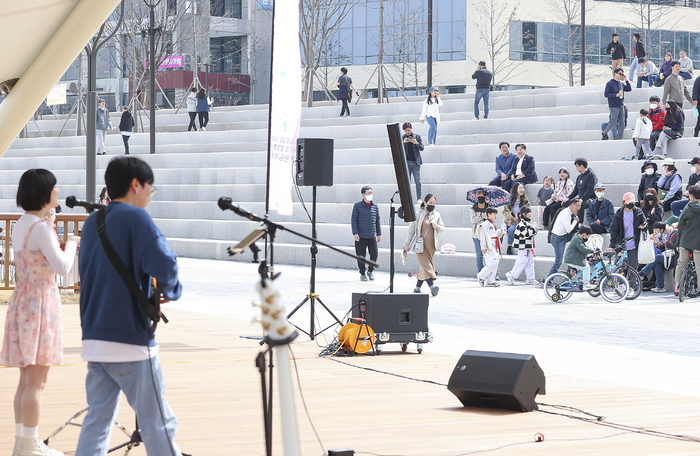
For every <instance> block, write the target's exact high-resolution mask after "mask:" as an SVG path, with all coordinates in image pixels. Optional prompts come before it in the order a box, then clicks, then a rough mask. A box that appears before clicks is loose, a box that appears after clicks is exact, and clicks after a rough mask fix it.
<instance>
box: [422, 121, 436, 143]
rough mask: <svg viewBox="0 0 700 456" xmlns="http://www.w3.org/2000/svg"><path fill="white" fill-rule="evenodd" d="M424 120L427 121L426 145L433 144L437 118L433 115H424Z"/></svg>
mask: <svg viewBox="0 0 700 456" xmlns="http://www.w3.org/2000/svg"><path fill="white" fill-rule="evenodd" d="M425 120H426V121H427V122H428V126H430V129H428V145H430V144H435V139H436V138H437V119H436V118H435V117H426V118H425Z"/></svg>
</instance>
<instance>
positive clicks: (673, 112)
mask: <svg viewBox="0 0 700 456" xmlns="http://www.w3.org/2000/svg"><path fill="white" fill-rule="evenodd" d="M666 103H668V109H667V110H666V119H668V122H669V123H668V124H667V126H674V125H676V124H677V123H678V122H680V120H681V116H682V115H683V108H681V107H680V106H678V103H676V102H675V101H671V100H668V101H667V102H666Z"/></svg>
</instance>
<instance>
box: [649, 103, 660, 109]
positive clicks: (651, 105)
mask: <svg viewBox="0 0 700 456" xmlns="http://www.w3.org/2000/svg"><path fill="white" fill-rule="evenodd" d="M649 107H650V108H651V109H656V108H658V107H659V105H657V104H656V103H652V104H650V105H649Z"/></svg>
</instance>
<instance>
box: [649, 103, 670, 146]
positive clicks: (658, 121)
mask: <svg viewBox="0 0 700 456" xmlns="http://www.w3.org/2000/svg"><path fill="white" fill-rule="evenodd" d="M648 117H649V119H651V136H650V137H649V147H651V150H654V148H655V147H656V141H658V140H659V135H660V134H661V132H662V131H663V129H664V123H665V122H666V110H665V109H663V107H661V99H660V98H659V97H658V96H657V95H652V96H651V97H650V98H649V116H648Z"/></svg>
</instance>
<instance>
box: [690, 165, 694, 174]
mask: <svg viewBox="0 0 700 456" xmlns="http://www.w3.org/2000/svg"><path fill="white" fill-rule="evenodd" d="M694 172H695V166H691V167H690V173H691V174H693V173H694Z"/></svg>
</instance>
